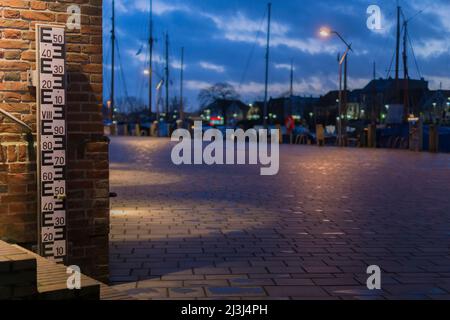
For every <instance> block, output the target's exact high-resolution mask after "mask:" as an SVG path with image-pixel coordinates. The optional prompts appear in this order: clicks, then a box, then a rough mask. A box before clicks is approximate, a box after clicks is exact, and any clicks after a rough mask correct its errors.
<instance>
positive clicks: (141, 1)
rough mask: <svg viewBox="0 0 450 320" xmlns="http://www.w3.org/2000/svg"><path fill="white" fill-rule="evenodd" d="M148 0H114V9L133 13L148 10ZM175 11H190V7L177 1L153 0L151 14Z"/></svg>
mask: <svg viewBox="0 0 450 320" xmlns="http://www.w3.org/2000/svg"><path fill="white" fill-rule="evenodd" d="M149 8H150V7H149V0H116V10H117V12H119V13H122V14H133V13H134V12H135V11H136V10H137V11H139V12H148V11H149ZM175 11H184V12H190V11H191V10H190V8H189V7H188V6H186V5H184V4H180V3H177V2H172V3H169V2H168V1H164V0H153V14H154V15H157V16H161V15H165V14H169V13H172V12H175Z"/></svg>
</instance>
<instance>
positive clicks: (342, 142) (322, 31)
mask: <svg viewBox="0 0 450 320" xmlns="http://www.w3.org/2000/svg"><path fill="white" fill-rule="evenodd" d="M332 34H335V35H337V36H338V37H339V39H341V41H342V42H343V43H344V44H345V46H346V50H345V53H344V55H343V56H342V57H341V58H339V60H338V61H339V101H338V105H339V107H338V108H339V116H338V117H337V121H338V123H337V128H338V137H337V139H338V145H339V146H344V145H345V137H344V135H343V134H342V122H343V121H344V118H345V115H344V114H342V113H343V112H342V111H343V110H342V107H343V103H342V100H343V99H342V98H343V91H342V64H344V68H345V76H344V89H345V91H347V57H348V53H349V52H350V51H353V49H352V46H351V44H349V43H348V42H347V41H345V39H344V38H343V37H342V36H341V34H340V33H339V32H337V31H333V30H330V29H328V28H321V29H320V35H321V36H322V37H324V38H326V37H330V36H331V35H332ZM346 100H347V99H346ZM345 104H347V101H345ZM345 109H347V108H345Z"/></svg>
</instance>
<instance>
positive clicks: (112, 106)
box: [109, 0, 116, 123]
mask: <svg viewBox="0 0 450 320" xmlns="http://www.w3.org/2000/svg"><path fill="white" fill-rule="evenodd" d="M115 7H116V5H115V0H112V18H111V19H112V29H111V97H110V102H111V104H110V110H109V118H110V120H111V123H112V122H113V121H114V109H115V104H114V87H115V85H114V76H115V74H114V73H115V64H116V62H115V44H116V29H115V25H116V16H115V11H116V10H115Z"/></svg>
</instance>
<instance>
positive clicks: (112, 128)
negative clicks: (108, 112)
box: [110, 123, 118, 136]
mask: <svg viewBox="0 0 450 320" xmlns="http://www.w3.org/2000/svg"><path fill="white" fill-rule="evenodd" d="M117 131H118V130H117V123H113V124H112V125H111V126H110V134H111V136H117V134H118V133H117Z"/></svg>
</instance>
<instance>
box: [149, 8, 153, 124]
mask: <svg viewBox="0 0 450 320" xmlns="http://www.w3.org/2000/svg"><path fill="white" fill-rule="evenodd" d="M149 29H150V30H149V39H148V46H149V51H150V61H149V69H148V113H149V116H151V115H152V102H153V96H152V90H153V88H152V87H153V0H150V21H149Z"/></svg>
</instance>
